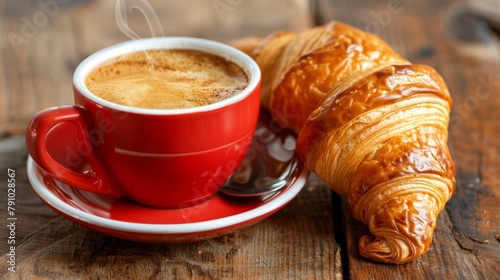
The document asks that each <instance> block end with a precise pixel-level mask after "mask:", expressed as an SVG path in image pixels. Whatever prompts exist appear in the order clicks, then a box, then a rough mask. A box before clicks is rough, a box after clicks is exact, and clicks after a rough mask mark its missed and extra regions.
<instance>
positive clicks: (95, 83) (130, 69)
mask: <svg viewBox="0 0 500 280" xmlns="http://www.w3.org/2000/svg"><path fill="white" fill-rule="evenodd" d="M85 84H86V86H87V88H88V89H89V90H90V91H91V92H92V93H93V94H95V95H96V96H98V97H100V98H102V99H105V100H108V101H110V102H113V103H117V104H122V105H126V106H132V107H140V108H152V109H179V108H191V107H198V106H203V105H208V104H212V103H215V102H218V101H221V100H224V99H227V98H229V97H231V96H233V95H235V94H237V93H238V92H241V91H242V90H243V89H244V88H245V87H246V86H247V84H248V78H247V76H246V74H245V72H244V71H243V69H241V68H240V67H239V66H237V65H236V64H234V63H233V62H230V61H227V60H226V59H224V58H222V57H220V56H216V55H212V54H208V53H205V52H201V51H196V50H149V51H147V53H146V52H145V51H144V52H136V53H132V54H129V55H126V56H122V57H119V58H118V59H116V60H115V61H112V62H111V63H108V64H105V65H102V66H101V67H99V68H98V69H97V70H95V71H94V72H92V73H90V74H89V75H88V76H87V78H86V81H85Z"/></svg>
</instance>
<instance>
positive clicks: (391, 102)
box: [251, 22, 455, 263]
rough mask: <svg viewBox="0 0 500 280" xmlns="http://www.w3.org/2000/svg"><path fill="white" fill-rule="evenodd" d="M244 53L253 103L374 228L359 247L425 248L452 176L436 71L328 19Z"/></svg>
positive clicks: (442, 89) (392, 251) (395, 256)
mask: <svg viewBox="0 0 500 280" xmlns="http://www.w3.org/2000/svg"><path fill="white" fill-rule="evenodd" d="M251 55H252V56H253V57H254V58H255V59H256V61H257V63H258V64H259V65H260V66H261V68H262V69H264V70H263V75H264V82H263V86H264V88H265V90H264V91H263V93H262V96H263V105H264V106H266V107H268V108H269V109H270V111H271V113H272V115H273V117H274V118H275V120H276V121H278V122H279V123H280V124H281V125H284V126H285V127H287V128H290V129H293V130H294V131H295V132H296V133H297V135H298V139H297V149H296V151H297V153H298V154H299V155H300V156H301V157H302V158H303V159H304V161H305V163H306V165H307V166H308V168H310V169H311V170H312V171H313V172H315V173H316V174H318V176H320V177H321V178H322V179H323V180H325V181H326V182H327V183H328V185H329V186H330V187H331V188H332V189H333V190H334V191H335V192H337V193H339V194H341V195H344V196H347V197H348V201H349V204H350V206H351V209H352V213H353V216H354V217H355V218H356V219H359V220H361V221H362V222H364V223H365V224H367V225H368V227H369V229H370V232H371V233H372V234H373V235H374V238H373V237H368V236H364V237H362V238H361V240H360V243H359V248H360V253H361V255H363V256H365V257H367V258H370V259H373V260H377V261H383V262H390V263H405V262H408V261H411V260H414V259H416V258H418V257H419V256H420V255H421V254H423V253H425V252H426V251H427V249H428V248H429V244H430V242H431V240H432V234H433V231H434V228H435V226H436V219H437V215H438V214H439V212H440V211H441V210H442V209H443V207H444V205H445V203H446V202H447V201H448V200H449V199H450V197H451V195H452V193H453V191H454V185H455V179H454V176H455V167H454V164H453V161H452V159H451V156H450V153H449V151H448V147H447V146H446V141H447V137H448V133H447V127H448V122H449V112H450V109H451V106H452V101H451V98H450V94H449V92H448V89H447V87H446V84H445V83H444V81H443V79H442V78H441V76H440V75H439V74H438V73H437V72H436V71H435V70H434V69H432V68H431V67H429V66H424V65H412V64H411V63H410V62H408V61H407V60H405V59H404V58H402V57H401V56H400V55H398V54H397V53H395V52H394V51H393V50H392V49H391V48H390V47H389V46H388V45H387V44H386V43H384V42H383V41H382V40H381V39H379V38H378V37H376V36H374V35H371V34H368V33H365V32H363V31H360V30H357V29H355V28H353V27H350V26H348V25H345V24H342V23H338V22H331V23H328V24H325V25H323V26H320V27H316V28H312V29H310V30H307V31H305V32H303V33H300V34H293V33H288V32H285V33H276V34H273V35H271V36H269V37H267V38H266V39H264V40H262V41H261V42H260V44H259V45H258V46H257V47H253V51H251Z"/></svg>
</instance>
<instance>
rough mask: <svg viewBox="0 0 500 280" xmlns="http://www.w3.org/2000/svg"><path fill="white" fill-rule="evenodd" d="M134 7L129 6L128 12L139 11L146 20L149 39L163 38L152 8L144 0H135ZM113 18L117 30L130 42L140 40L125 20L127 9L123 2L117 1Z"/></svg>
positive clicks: (123, 0)
mask: <svg viewBox="0 0 500 280" xmlns="http://www.w3.org/2000/svg"><path fill="white" fill-rule="evenodd" d="M134 2H136V3H135V4H134V5H131V6H130V9H129V11H130V12H132V10H133V9H137V10H139V11H140V12H141V13H142V14H143V16H144V17H145V18H146V21H147V23H148V26H149V31H150V32H151V37H164V36H165V34H164V32H163V28H162V26H161V23H160V19H159V18H158V15H157V14H156V12H155V10H154V8H153V6H151V4H149V2H148V1H146V0H135V1H134ZM115 16H116V24H117V25H118V28H120V30H121V31H122V32H123V34H125V35H126V36H127V37H129V38H130V39H132V40H138V39H141V36H139V35H138V34H137V33H135V31H134V30H132V28H130V26H129V25H128V20H127V7H126V5H125V0H117V1H116V8H115Z"/></svg>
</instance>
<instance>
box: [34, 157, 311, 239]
mask: <svg viewBox="0 0 500 280" xmlns="http://www.w3.org/2000/svg"><path fill="white" fill-rule="evenodd" d="M309 173H310V172H309V170H308V169H307V168H306V167H305V166H304V167H303V168H302V172H301V173H300V174H299V175H298V176H297V177H296V180H295V182H294V183H293V184H292V185H291V186H290V187H289V188H288V189H286V190H284V191H283V192H282V193H281V194H280V195H279V196H277V197H275V198H273V199H271V200H269V201H268V202H266V203H264V204H262V205H260V206H258V207H256V208H254V209H251V210H249V211H245V212H243V213H239V214H236V215H231V216H227V217H223V218H217V219H212V220H207V221H203V222H194V223H183V224H150V223H133V222H124V221H117V220H112V219H108V218H104V217H99V216H96V215H93V214H90V213H87V212H84V211H82V210H79V209H77V208H74V207H71V206H70V205H68V204H66V203H64V202H62V201H61V200H60V199H59V198H57V197H56V196H54V195H53V194H52V193H51V192H50V191H49V190H48V189H47V188H46V187H45V184H44V183H43V181H42V180H40V177H41V176H42V175H41V174H40V173H39V172H38V170H37V165H36V163H35V162H34V160H33V159H32V158H31V156H28V160H27V174H28V179H29V181H30V183H31V186H32V188H33V190H34V191H35V193H37V195H38V196H39V197H40V198H41V199H42V200H43V201H44V202H45V203H48V204H50V205H51V206H52V207H53V208H55V209H57V210H58V211H60V212H62V213H64V214H66V215H68V216H69V217H72V218H73V219H75V220H79V221H82V222H84V223H88V224H91V225H94V226H99V227H101V228H106V229H112V230H117V231H123V232H131V233H143V234H193V233H199V232H208V231H213V230H217V229H222V228H228V227H232V226H236V225H239V224H242V223H245V222H247V221H250V220H253V219H257V218H259V217H261V216H263V215H265V214H268V213H270V212H273V211H274V210H276V209H280V208H281V207H283V206H284V205H285V204H287V203H288V202H290V201H291V200H292V199H293V198H294V197H295V196H297V194H298V193H299V192H300V191H301V190H302V188H303V187H304V185H305V183H306V181H307V179H308V177H309Z"/></svg>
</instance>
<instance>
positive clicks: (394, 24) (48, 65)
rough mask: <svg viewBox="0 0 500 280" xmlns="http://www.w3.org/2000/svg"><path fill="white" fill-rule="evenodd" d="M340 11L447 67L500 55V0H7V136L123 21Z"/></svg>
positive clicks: (233, 34) (305, 16) (223, 25)
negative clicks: (461, 57)
mask: <svg viewBox="0 0 500 280" xmlns="http://www.w3.org/2000/svg"><path fill="white" fill-rule="evenodd" d="M117 6H119V8H120V9H118V10H117ZM117 11H119V13H117ZM154 13H156V14H157V17H158V21H156V20H154V19H155V18H154V17H153V16H152V15H154ZM124 19H126V21H124ZM332 19H335V20H340V21H344V22H346V23H349V24H352V25H354V26H356V27H358V28H360V29H364V30H366V31H369V32H372V33H376V34H377V35H379V36H381V37H382V38H383V39H385V40H386V41H388V43H389V44H390V45H391V46H392V47H393V48H395V49H396V50H397V51H398V52H400V53H401V54H403V55H404V56H406V57H407V58H409V59H411V60H414V61H416V62H422V63H424V62H425V63H429V62H432V60H433V59H434V58H435V57H436V55H441V60H442V61H444V62H446V63H447V64H448V66H447V68H448V69H441V70H442V71H455V70H456V69H457V68H456V67H457V66H458V67H459V65H456V63H455V62H454V58H453V57H451V56H450V54H449V52H448V50H447V49H454V50H456V49H457V48H458V49H459V50H458V51H460V52H462V54H460V55H464V56H471V57H472V58H471V59H473V60H474V61H475V62H477V63H479V64H482V63H493V62H495V61H496V64H498V61H499V60H500V59H499V56H500V51H498V49H499V45H498V34H499V32H498V30H499V28H500V1H498V0H446V1H439V2H438V1H412V0H381V1H380V0H379V1H368V0H355V1H348V0H274V1H266V0H252V1H249V0H183V1H162V0H149V1H146V0H119V1H109V0H107V1H105V0H1V1H0V38H1V39H0V137H6V136H9V135H15V134H19V133H22V132H23V130H24V127H25V126H26V124H27V121H28V120H29V118H30V117H31V116H32V115H33V114H34V113H35V112H36V111H38V110H40V109H42V108H46V107H50V106H55V105H61V104H72V102H73V97H72V92H71V77H72V72H73V70H74V69H75V67H76V66H77V65H78V63H79V62H80V61H81V60H82V59H84V58H85V57H86V56H88V55H89V54H91V53H93V52H95V51H97V50H98V49H101V48H103V47H106V46H108V45H111V44H114V43H118V42H121V41H124V40H129V37H128V36H126V34H125V33H127V32H125V33H124V32H123V31H124V29H123V28H120V24H121V25H125V26H126V27H127V28H128V29H129V32H130V30H131V31H133V32H134V33H135V34H136V35H138V36H139V37H151V36H162V35H164V36H193V37H202V38H208V39H212V40H217V41H222V42H226V41H229V40H231V39H234V38H240V37H244V36H265V35H267V34H269V33H271V32H273V31H276V30H280V29H287V30H292V31H301V30H304V29H306V28H308V27H311V26H314V25H319V24H322V23H324V22H327V21H329V20H332ZM148 20H149V21H148ZM117 21H118V22H120V21H121V22H120V24H118V23H117ZM424 21H425V23H424ZM122 27H123V26H122ZM410 34H414V35H413V36H411V35H410ZM415 36H416V37H418V38H415ZM436 36H441V37H442V38H439V40H440V41H439V43H438V41H436V40H435V39H434V37H436ZM442 43H446V44H448V45H444V44H442ZM455 47H457V48H455ZM434 61H435V60H434ZM430 64H431V65H432V64H433V63H430ZM434 64H436V63H434ZM433 66H436V65H433ZM488 71H489V70H488ZM443 74H444V75H445V76H446V75H447V73H443ZM452 74H453V73H452ZM445 78H446V77H445Z"/></svg>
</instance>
